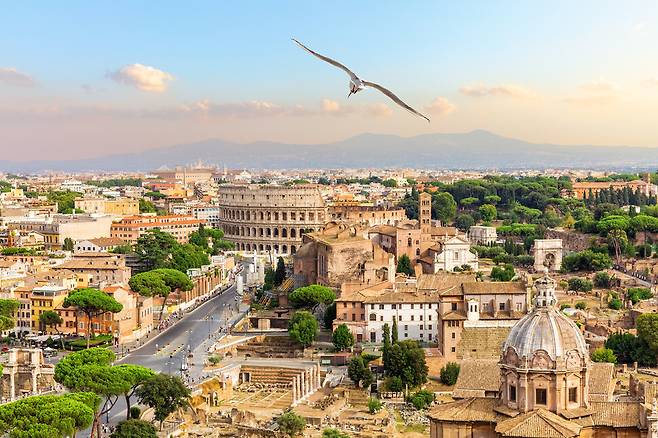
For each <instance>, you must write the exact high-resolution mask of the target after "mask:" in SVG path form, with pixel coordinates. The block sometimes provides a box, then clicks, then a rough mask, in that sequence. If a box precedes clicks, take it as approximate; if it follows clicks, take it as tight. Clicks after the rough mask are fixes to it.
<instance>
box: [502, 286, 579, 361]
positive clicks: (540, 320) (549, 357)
mask: <svg viewBox="0 0 658 438" xmlns="http://www.w3.org/2000/svg"><path fill="white" fill-rule="evenodd" d="M555 286H556V284H555V280H553V279H552V278H550V277H549V276H548V275H544V276H543V277H542V278H540V279H538V280H537V281H535V289H536V291H537V293H536V295H535V298H534V305H535V306H534V310H533V311H532V312H530V313H528V314H527V315H526V316H524V317H523V318H521V319H520V320H519V322H517V323H516V324H515V325H514V327H512V330H510V333H509V336H508V337H507V340H506V341H505V343H504V344H503V352H502V353H503V355H502V360H503V363H507V364H508V365H515V364H516V366H521V367H524V368H525V367H532V368H564V367H566V368H573V367H577V366H582V365H583V364H586V363H587V361H588V360H589V350H588V348H587V344H586V343H585V338H583V335H582V334H581V333H580V329H578V326H576V324H575V323H574V322H573V321H571V320H570V319H569V318H568V317H567V316H566V315H565V314H563V313H562V312H560V311H558V310H557V309H556V308H555V305H556V304H557V299H556V298H555Z"/></svg>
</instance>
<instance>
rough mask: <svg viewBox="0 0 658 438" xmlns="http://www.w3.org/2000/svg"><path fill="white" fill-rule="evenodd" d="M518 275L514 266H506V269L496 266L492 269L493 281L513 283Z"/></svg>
mask: <svg viewBox="0 0 658 438" xmlns="http://www.w3.org/2000/svg"><path fill="white" fill-rule="evenodd" d="M515 275H516V273H515V272H514V266H512V265H511V264H506V265H505V266H504V267H502V268H501V267H500V266H494V267H493V269H491V281H512V279H513V278H514V276H515Z"/></svg>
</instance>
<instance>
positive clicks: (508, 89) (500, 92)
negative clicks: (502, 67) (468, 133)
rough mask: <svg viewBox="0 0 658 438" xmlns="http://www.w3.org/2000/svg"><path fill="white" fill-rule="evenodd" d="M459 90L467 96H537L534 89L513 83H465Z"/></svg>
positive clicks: (517, 97)
mask: <svg viewBox="0 0 658 438" xmlns="http://www.w3.org/2000/svg"><path fill="white" fill-rule="evenodd" d="M459 92H460V93H462V94H463V95H465V96H469V97H485V96H494V97H510V98H514V99H532V98H535V97H538V93H536V92H535V91H533V90H531V89H529V88H525V87H522V86H520V85H514V84H501V85H492V86H488V85H485V84H471V85H465V86H463V87H461V88H460V89H459Z"/></svg>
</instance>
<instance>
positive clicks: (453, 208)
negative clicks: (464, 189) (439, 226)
mask: <svg viewBox="0 0 658 438" xmlns="http://www.w3.org/2000/svg"><path fill="white" fill-rule="evenodd" d="M456 212H457V202H455V198H453V197H452V195H451V194H450V193H447V192H438V193H436V194H435V195H434V196H433V197H432V216H433V217H434V218H436V219H438V220H440V221H441V222H442V223H444V224H447V223H450V221H452V219H453V218H454V217H455V213H456Z"/></svg>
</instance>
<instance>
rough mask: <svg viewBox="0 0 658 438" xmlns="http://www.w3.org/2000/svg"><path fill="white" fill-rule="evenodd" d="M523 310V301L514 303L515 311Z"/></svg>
mask: <svg viewBox="0 0 658 438" xmlns="http://www.w3.org/2000/svg"><path fill="white" fill-rule="evenodd" d="M522 310H523V303H516V311H517V312H521V311H522Z"/></svg>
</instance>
